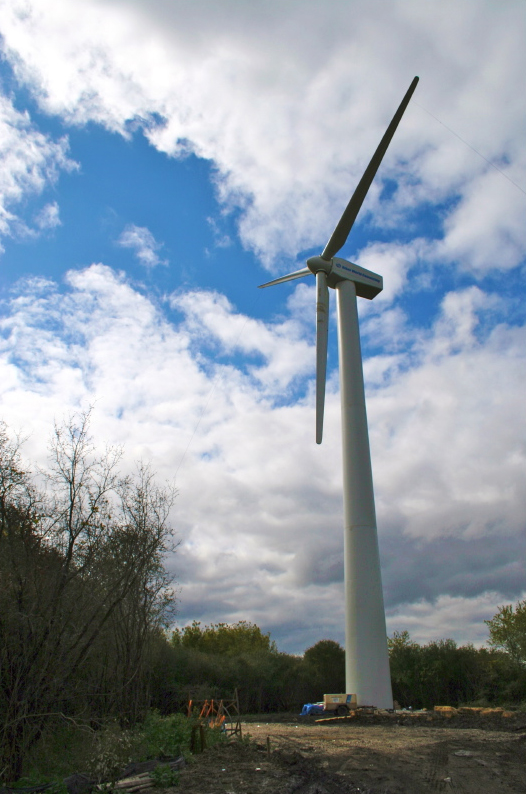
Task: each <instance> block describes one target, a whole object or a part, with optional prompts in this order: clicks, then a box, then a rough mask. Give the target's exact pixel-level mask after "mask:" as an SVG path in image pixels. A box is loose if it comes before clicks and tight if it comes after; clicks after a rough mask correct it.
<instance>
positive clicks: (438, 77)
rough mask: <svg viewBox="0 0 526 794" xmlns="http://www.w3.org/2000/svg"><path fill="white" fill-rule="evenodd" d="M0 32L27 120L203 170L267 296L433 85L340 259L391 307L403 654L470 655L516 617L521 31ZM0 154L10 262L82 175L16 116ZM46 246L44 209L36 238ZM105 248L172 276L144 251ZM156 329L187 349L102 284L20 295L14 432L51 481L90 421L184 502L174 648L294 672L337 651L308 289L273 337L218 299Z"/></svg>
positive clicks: (349, 26) (207, 13) (173, 26)
mask: <svg viewBox="0 0 526 794" xmlns="http://www.w3.org/2000/svg"><path fill="white" fill-rule="evenodd" d="M0 24H1V26H2V31H3V47H4V52H5V56H6V58H8V59H9V61H10V63H11V65H12V68H13V69H14V72H15V74H16V77H17V79H18V80H19V81H20V82H21V83H22V84H23V85H24V86H25V87H27V88H28V89H29V90H30V91H31V92H32V95H33V97H34V99H35V101H36V102H37V103H38V105H39V107H40V110H41V111H43V112H45V113H48V114H50V115H55V116H57V117H59V119H60V120H61V121H62V122H63V123H66V124H72V125H87V124H88V123H93V122H94V123H96V124H99V125H102V126H103V127H105V128H106V129H108V130H111V131H112V132H114V133H118V134H120V135H122V136H125V137H130V136H131V135H133V134H136V133H137V131H138V130H142V132H143V134H144V135H145V136H146V137H147V139H148V141H149V142H150V144H151V145H152V146H155V147H156V148H157V149H158V150H159V151H161V152H164V153H166V154H167V155H168V156H170V157H185V156H186V155H187V154H188V153H189V152H192V153H195V154H197V155H198V156H199V157H203V158H207V159H208V160H210V161H211V162H212V164H213V173H214V179H215V187H216V194H217V198H218V201H219V203H220V207H221V211H223V212H225V213H228V212H229V211H232V212H233V213H234V216H235V218H236V221H237V223H238V232H239V235H240V237H241V240H242V242H243V244H244V245H245V247H247V248H248V249H251V250H252V251H254V252H255V253H256V254H257V255H258V256H259V257H260V259H261V261H262V262H263V263H264V265H265V266H266V267H267V268H268V269H269V270H273V271H280V270H282V269H283V270H285V269H292V268H291V267H290V265H291V262H290V261H287V260H289V259H296V258H297V257H298V255H299V254H300V253H301V252H302V251H304V250H306V249H309V248H310V247H314V248H317V247H322V246H323V245H324V243H325V241H326V240H327V238H328V236H329V234H330V232H331V231H332V229H333V227H334V225H335V223H336V221H337V219H338V218H339V216H340V214H341V212H342V210H343V208H344V206H345V205H346V203H347V201H348V198H349V195H350V193H351V192H352V190H353V189H354V187H355V185H356V184H357V182H358V180H359V178H360V176H361V174H362V172H363V170H364V168H365V166H366V165H367V163H368V161H369V158H370V157H371V154H372V152H373V151H374V149H375V147H376V145H377V142H378V141H379V139H380V137H381V135H382V134H383V132H384V130H385V127H386V125H387V123H388V122H389V120H390V118H391V116H392V113H393V112H394V110H395V108H396V107H397V105H398V103H399V101H400V99H401V97H402V95H403V93H404V91H405V90H406V88H407V86H408V85H409V83H410V81H411V79H412V77H413V76H414V74H419V75H420V77H421V82H420V84H419V87H418V90H417V93H416V94H415V97H414V100H413V101H412V102H411V104H410V106H409V108H408V110H407V112H406V114H405V116H404V119H403V122H402V124H401V125H400V128H399V130H398V131H397V134H396V137H395V139H394V141H393V145H392V147H391V148H390V150H389V152H388V154H387V156H386V158H385V161H384V163H383V164H382V168H381V172H380V173H379V179H378V180H377V181H376V182H375V184H374V185H373V187H372V189H371V191H370V194H369V195H368V197H367V200H366V203H365V204H364V207H363V211H362V213H361V215H360V220H359V223H358V224H357V227H356V229H355V232H354V234H353V237H352V238H351V239H350V240H349V243H348V245H347V246H346V247H345V249H344V250H343V251H342V253H343V254H344V255H348V256H349V257H351V256H352V257H354V258H355V259H356V261H358V262H359V264H361V265H363V266H365V267H366V268H369V269H372V270H374V271H379V272H382V273H383V274H384V276H385V283H386V289H385V291H384V292H383V293H382V294H381V295H380V296H379V297H378V298H377V300H375V301H374V302H372V303H369V302H363V305H361V307H360V313H361V316H362V320H363V323H362V330H363V339H364V349H365V350H366V352H367V357H366V360H365V376H366V383H367V391H368V413H369V419H370V426H371V444H372V450H373V469H374V474H375V485H376V491H377V510H378V518H379V528H380V542H381V549H382V558H383V570H384V581H385V589H386V603H387V606H388V623H389V626H390V627H391V628H399V627H401V628H405V627H406V626H409V628H410V630H411V629H412V628H413V627H414V629H415V632H414V633H415V638H416V639H420V640H426V641H427V639H434V638H436V637H437V636H446V635H449V636H455V637H457V636H458V638H459V639H462V638H463V637H460V635H461V633H462V625H463V626H464V638H474V639H476V640H477V641H479V640H480V639H481V635H480V629H481V620H482V618H484V617H491V615H492V614H493V612H494V611H495V610H496V608H497V605H498V604H499V603H502V602H503V601H505V600H513V599H514V598H518V597H520V596H521V593H522V592H523V585H522V584H521V576H520V570H519V567H518V564H517V562H516V561H517V560H520V559H521V557H522V553H521V549H522V548H523V546H522V545H521V544H523V543H524V507H525V504H524V494H525V493H526V489H525V488H524V470H525V469H524V463H525V460H524V458H525V449H526V444H525V443H524V441H525V440H524V433H523V427H522V426H521V425H520V423H519V422H518V420H517V417H519V416H522V412H523V409H522V403H523V399H524V398H523V395H524V393H525V386H526V384H525V382H524V372H525V367H524V364H525V361H524V358H525V352H524V351H525V350H526V344H525V342H526V339H525V327H524V324H523V320H522V319H521V318H520V317H519V319H517V316H515V315H519V312H518V311H517V312H515V309H514V306H515V304H514V303H513V300H512V299H511V298H510V292H509V289H508V291H507V292H506V290H505V289H504V288H505V286H506V284H508V283H511V281H510V282H508V281H503V277H504V275H505V276H506V279H508V278H511V277H512V276H515V275H516V273H517V272H518V270H519V268H520V266H521V265H522V264H523V263H524V243H525V241H526V237H525V234H526V233H525V227H524V224H523V222H522V215H523V211H524V210H523V208H524V194H523V191H522V188H521V187H520V186H522V187H524V185H525V183H526V182H525V176H526V156H525V153H524V147H523V140H522V139H523V101H524V100H523V93H522V92H521V91H520V90H519V87H520V86H521V85H522V76H523V73H524V68H525V64H524V48H523V46H522V42H523V39H524V33H525V31H524V27H525V18H524V15H523V11H522V4H521V3H520V2H514V1H513V0H512V1H511V2H508V3H506V4H495V3H493V2H490V0H485V1H484V2H480V3H477V4H468V3H465V4H460V5H459V4H458V2H455V0H443V2H441V3H440V4H423V3H421V2H420V0H393V2H385V0H368V1H367V2H363V0H357V2H355V3H353V4H351V5H350V4H349V3H348V2H346V0H334V2H332V3H331V9H330V14H328V13H327V10H326V7H324V6H323V5H322V4H320V3H318V2H316V1H315V0H294V1H293V2H288V3H286V4H284V3H282V2H279V0H269V2H265V3H245V4H240V3H239V2H236V1H235V0H225V1H224V2H222V3H221V4H218V3H216V2H211V1H210V0H191V1H190V0H184V1H183V2H180V3H177V4H173V3H170V2H165V0H150V1H149V2H148V3H146V2H144V0H77V2H76V3H75V4H71V3H70V2H68V1H67V0H54V2H53V3H51V4H50V3H49V2H46V0H10V1H9V2H6V1H5V0H4V2H2V0H0ZM430 114H431V115H430ZM441 122H442V123H441ZM445 125H447V126H445ZM448 128H449V129H448ZM451 130H453V132H451ZM459 136H460V138H462V139H463V140H464V141H467V142H468V143H469V145H466V143H463V141H462V140H460V139H459ZM477 152H479V153H480V154H478V153H477ZM0 153H2V154H3V155H4V159H5V163H6V166H5V169H4V171H3V173H2V177H0V234H4V235H5V234H15V233H24V234H28V233H30V230H29V229H28V227H26V226H24V224H23V222H22V221H21V219H20V217H19V215H17V213H18V207H19V206H21V205H22V203H23V202H24V201H25V200H27V199H28V197H31V196H39V195H40V194H42V193H43V192H44V191H45V188H46V187H47V186H48V185H50V184H53V183H54V182H56V180H57V177H58V174H59V173H60V171H61V170H64V169H68V168H71V167H73V165H72V163H71V161H70V160H69V159H68V156H67V142H66V140H65V139H62V140H58V141H54V140H52V139H51V138H50V137H49V136H48V135H45V134H43V133H41V132H39V131H38V130H37V129H36V127H35V125H34V124H33V123H32V122H31V120H30V118H29V116H28V115H27V114H23V113H20V112H19V111H18V110H16V109H15V107H14V105H13V104H12V103H11V101H10V100H9V99H7V98H5V97H4V98H2V99H1V104H0ZM481 155H482V156H481ZM488 161H490V162H492V163H494V164H495V165H497V166H498V168H499V169H500V171H502V172H504V174H505V175H506V176H508V177H509V179H510V180H512V181H513V183H515V184H512V182H510V181H508V180H507V179H505V177H504V176H503V174H502V173H499V172H497V171H495V169H493V168H491V166H490V165H489V164H488ZM517 186H519V187H517ZM33 217H35V213H33ZM59 222H60V221H59V211H58V205H57V204H55V203H48V204H47V205H46V206H45V207H44V209H43V210H41V211H40V213H39V214H38V213H37V214H36V218H35V228H37V229H40V230H43V229H45V228H48V229H49V228H52V227H53V226H54V225H56V224H58V223H59ZM210 223H211V226H212V229H214V223H215V222H214V220H213V219H212V221H210ZM215 229H216V231H215V233H216V236H218V234H219V233H218V232H217V227H215ZM364 233H365V234H364ZM119 243H120V245H122V246H124V247H125V248H129V249H130V250H131V251H133V252H134V254H135V255H136V256H137V257H138V259H139V261H141V262H142V264H143V265H145V266H146V267H147V268H150V269H151V268H154V267H155V266H157V265H159V264H166V262H165V261H164V260H162V259H161V254H160V251H161V244H160V243H158V242H157V241H156V240H155V238H154V237H153V235H152V234H151V232H150V231H149V230H148V229H147V228H146V227H140V226H135V225H132V224H130V225H128V226H127V227H126V228H125V229H124V231H123V233H122V235H121V237H120V238H119ZM228 243H229V239H226V238H224V239H223V240H222V242H221V238H220V237H218V245H221V244H224V245H226V244H228ZM496 276H499V281H498V282H496V281H495V280H493V281H492V280H491V279H495V277H496ZM437 282H440V285H441V289H442V290H443V292H444V294H443V296H442V298H441V299H439V298H438V297H437V296H436V295H434V299H435V301H436V306H435V307H433V311H430V312H428V313H427V315H426V318H425V321H422V320H421V318H418V317H417V318H416V319H415V313H416V314H418V307H416V308H415V304H413V305H408V303H409V299H410V298H411V296H412V295H414V294H415V293H416V292H418V293H419V295H422V296H423V303H422V305H424V306H425V299H429V294H430V291H431V289H432V288H434V287H435V286H436V284H437ZM475 283H477V284H478V286H475ZM496 284H497V286H495V285H496ZM444 285H445V286H444ZM488 285H489V286H488ZM491 290H493V292H492V291H491ZM497 293H498V296H497ZM166 301H167V306H169V309H170V312H171V313H170V317H172V316H174V315H175V316H176V318H177V319H176V320H175V321H173V322H170V321H169V320H168V319H167V316H168V315H165V314H164V313H163V311H162V309H161V308H160V307H159V306H158V305H157V304H155V303H154V302H153V301H152V300H151V298H150V297H149V296H148V294H147V293H146V292H145V291H144V290H141V289H139V288H138V287H137V286H135V287H132V285H131V284H130V283H128V282H127V280H126V278H125V276H124V275H122V274H117V273H116V272H115V271H113V270H111V269H110V268H108V267H106V266H105V265H103V264H94V265H92V266H91V267H89V268H86V269H84V270H72V271H70V272H69V273H68V275H67V277H66V280H65V283H64V284H57V283H54V282H52V281H46V280H43V279H32V280H29V281H25V282H23V283H21V284H19V285H18V287H17V292H16V294H14V295H13V296H12V299H11V301H10V303H9V305H6V306H5V307H4V310H3V313H2V315H1V324H2V334H1V335H0V351H1V358H0V384H1V385H0V389H1V394H2V402H3V410H4V416H5V418H6V419H7V421H8V422H9V423H10V424H11V425H12V426H13V427H15V428H19V427H21V428H23V429H25V430H26V431H29V432H30V431H34V432H33V435H32V436H31V437H30V440H29V441H28V451H29V452H30V453H31V454H32V455H33V457H34V458H35V459H36V460H41V459H42V457H43V455H44V454H45V434H44V433H43V432H42V428H43V427H44V426H47V427H50V426H51V424H52V420H53V419H54V418H55V417H56V415H57V406H60V411H63V412H64V413H67V412H69V411H70V410H73V409H77V408H78V407H79V406H83V405H87V404H92V403H95V404H96V411H95V414H94V432H95V435H96V436H97V437H98V438H101V439H104V440H109V441H114V442H116V443H120V442H124V443H126V445H127V456H128V458H127V460H128V461H130V460H131V459H132V458H137V457H144V458H151V459H153V460H154V462H155V465H156V467H157V468H158V469H159V473H160V476H161V477H167V478H169V479H172V478H173V477H174V476H176V478H177V483H178V485H179V488H180V498H179V500H178V503H177V506H176V511H175V513H174V523H175V524H176V526H177V529H178V532H179V533H180V536H181V538H182V541H183V542H182V544H181V546H180V549H179V551H178V554H177V555H176V557H175V558H174V560H173V561H172V562H171V564H173V566H174V570H175V571H176V572H177V575H178V577H179V580H180V582H181V584H182V585H183V592H184V600H183V602H182V606H181V613H180V619H181V621H182V622H184V621H185V620H191V619H193V618H200V619H202V620H205V621H210V620H237V619H241V618H246V619H252V620H256V621H257V622H259V623H260V624H261V625H263V626H264V627H265V629H271V630H272V631H273V633H274V634H275V636H276V638H277V639H278V640H279V639H280V637H286V638H287V639H286V641H287V643H288V649H290V650H299V651H301V650H303V649H304V648H305V647H306V646H307V645H308V644H311V643H312V642H313V641H316V639H319V633H320V631H322V632H323V633H324V634H327V635H330V636H334V637H335V638H338V639H342V635H341V631H342V625H343V593H342V589H343V588H342V576H343V572H342V565H341V540H342V539H341V523H342V522H341V475H340V471H341V466H340V446H339V438H340V424H339V422H340V419H339V412H340V409H339V404H338V403H339V399H338V392H337V383H336V377H335V373H333V377H332V378H331V379H330V382H329V388H328V394H327V406H326V427H325V439H324V445H323V447H322V448H316V446H315V445H314V444H313V438H312V436H313V421H314V420H313V383H312V376H313V367H314V352H313V346H312V345H313V339H312V329H311V328H310V316H311V309H312V304H313V302H314V296H313V287H312V286H311V285H308V284H300V285H297V286H296V288H295V289H294V290H293V292H292V293H291V295H290V298H289V300H288V303H287V305H286V307H285V310H284V311H283V313H282V316H281V317H279V318H276V319H274V320H270V321H261V320H255V319H252V318H251V317H249V316H246V315H242V314H241V313H239V312H238V311H237V310H236V308H235V306H234V305H233V304H232V303H231V302H230V301H229V300H228V299H227V297H226V296H224V295H222V294H219V293H217V292H213V291H210V290H198V289H192V290H187V289H179V290H177V291H176V292H175V293H174V294H172V295H170V296H167V298H166ZM420 311H421V313H424V309H420ZM307 317H308V318H309V320H308V322H309V331H308V332H307V330H306V329H307V320H306V318H307ZM58 418H60V417H58ZM404 621H405V624H406V625H404Z"/></svg>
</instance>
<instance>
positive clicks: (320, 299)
mask: <svg viewBox="0 0 526 794" xmlns="http://www.w3.org/2000/svg"><path fill="white" fill-rule="evenodd" d="M328 333H329V290H328V288H327V275H326V274H325V273H324V272H323V270H319V271H318V272H317V273H316V444H321V440H322V437H323V413H324V410H325V381H326V377H327V340H328Z"/></svg>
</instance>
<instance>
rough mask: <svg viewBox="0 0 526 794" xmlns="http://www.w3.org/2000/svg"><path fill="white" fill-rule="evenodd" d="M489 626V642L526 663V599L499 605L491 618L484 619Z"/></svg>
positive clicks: (520, 661)
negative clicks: (513, 603)
mask: <svg viewBox="0 0 526 794" xmlns="http://www.w3.org/2000/svg"><path fill="white" fill-rule="evenodd" d="M484 622H485V623H486V624H487V626H488V628H489V640H488V642H489V644H490V645H491V647H492V648H499V649H501V650H503V651H505V652H506V653H508V654H509V655H510V657H511V659H513V661H515V662H518V663H519V664H523V665H526V601H519V602H518V603H517V604H516V606H515V607H513V605H512V604H507V605H506V606H502V607H499V611H498V612H497V614H496V615H494V617H493V618H492V619H491V620H485V621H484Z"/></svg>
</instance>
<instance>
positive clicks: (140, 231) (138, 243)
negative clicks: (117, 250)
mask: <svg viewBox="0 0 526 794" xmlns="http://www.w3.org/2000/svg"><path fill="white" fill-rule="evenodd" d="M118 244H119V245H121V246H122V247H123V248H131V249H132V251H133V252H134V254H135V256H136V257H137V259H138V260H139V262H140V263H141V265H144V267H146V268H152V267H157V265H167V264H168V260H167V259H161V258H160V256H159V254H158V253H157V252H158V251H159V249H161V248H162V246H163V244H162V243H158V242H157V240H156V239H155V237H154V236H153V234H152V233H151V231H150V230H149V229H147V228H146V227H145V226H135V225H134V224H133V223H129V224H128V225H127V226H126V228H125V229H124V231H123V232H122V234H121V235H120V237H119V239H118Z"/></svg>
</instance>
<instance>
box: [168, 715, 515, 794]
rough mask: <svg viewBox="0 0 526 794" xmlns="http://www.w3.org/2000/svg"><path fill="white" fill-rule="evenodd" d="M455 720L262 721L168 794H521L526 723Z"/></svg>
mask: <svg viewBox="0 0 526 794" xmlns="http://www.w3.org/2000/svg"><path fill="white" fill-rule="evenodd" d="M456 716H458V718H457V719H455V718H449V719H446V718H444V717H442V718H438V717H436V716H434V715H432V716H427V717H426V716H425V715H413V716H412V717H411V716H402V717H400V716H398V715H385V717H384V718H383V717H380V716H379V715H378V716H374V715H364V716H362V717H360V718H359V719H357V718H349V719H347V718H342V719H339V720H338V719H337V720H334V721H331V722H326V723H325V724H324V723H320V722H316V721H315V720H314V719H312V718H307V719H305V718H298V717H297V716H296V717H293V716H292V715H290V716H289V717H288V718H287V717H281V718H280V720H279V721H278V720H277V719H276V718H275V719H274V721H272V722H271V721H270V720H269V718H268V717H264V716H262V717H261V718H260V721H254V722H251V723H244V724H243V725H242V728H243V736H244V737H245V738H244V740H243V741H241V742H240V741H239V740H231V741H229V742H228V743H225V744H220V745H218V746H216V747H213V748H211V749H209V750H206V751H205V752H203V753H202V754H200V755H198V756H197V757H196V760H195V762H194V763H192V764H190V765H189V766H187V767H186V768H185V769H184V770H183V771H182V772H181V780H180V786H179V787H178V788H177V789H173V790H172V792H173V794H177V793H179V794H293V792H294V794H339V793H340V792H341V794H423V793H424V792H438V791H444V792H465V794H486V792H501V793H502V794H508V792H509V793H510V794H511V792H526V715H516V717H515V718H513V719H508V720H503V719H501V718H497V717H495V718H494V719H491V718H488V720H486V722H485V723H484V722H483V721H481V719H480V718H479V719H470V718H465V717H461V716H459V715H456ZM498 717H500V715H498ZM264 720H268V721H264Z"/></svg>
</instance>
